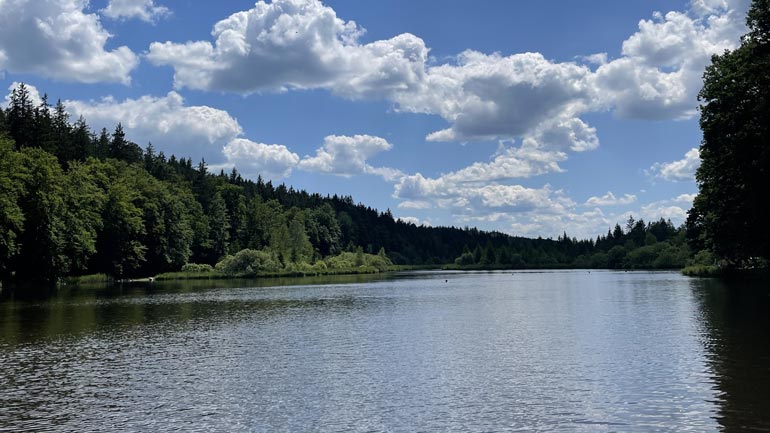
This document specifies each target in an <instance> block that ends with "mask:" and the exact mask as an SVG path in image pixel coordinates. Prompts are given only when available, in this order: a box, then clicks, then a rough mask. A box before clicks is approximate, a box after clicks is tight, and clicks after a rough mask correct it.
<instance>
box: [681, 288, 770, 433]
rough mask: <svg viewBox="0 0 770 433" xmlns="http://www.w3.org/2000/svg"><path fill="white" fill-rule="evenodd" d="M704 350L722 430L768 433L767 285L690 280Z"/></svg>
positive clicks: (769, 346)
mask: <svg viewBox="0 0 770 433" xmlns="http://www.w3.org/2000/svg"><path fill="white" fill-rule="evenodd" d="M693 292H694V293H695V295H696V299H697V300H698V304H699V308H700V310H701V312H702V320H703V323H704V325H705V326H706V327H707V333H706V334H705V336H704V341H703V345H704V347H705V349H706V352H707V357H708V360H709V365H710V366H711V368H712V371H713V380H714V383H715V386H716V391H717V393H716V395H715V400H716V401H717V402H718V403H719V405H718V406H719V409H718V417H717V419H718V421H719V424H720V425H721V426H722V427H723V430H724V431H728V432H744V431H770V290H769V287H768V285H767V284H763V283H756V282H754V283H747V282H730V283H729V284H728V283H723V282H721V281H717V280H713V279H702V280H694V283H693Z"/></svg>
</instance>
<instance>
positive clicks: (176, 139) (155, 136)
mask: <svg viewBox="0 0 770 433" xmlns="http://www.w3.org/2000/svg"><path fill="white" fill-rule="evenodd" d="M64 104H65V105H66V107H67V111H69V112H70V114H72V115H73V116H83V117H84V118H85V119H86V121H87V122H88V124H89V125H90V126H91V127H92V128H95V129H101V128H107V129H108V130H110V131H111V130H112V129H113V128H114V127H115V125H116V124H117V123H118V122H121V123H122V125H123V129H124V130H125V131H126V135H127V137H128V138H129V139H130V140H133V141H135V142H137V143H139V144H140V145H144V144H146V143H147V142H152V143H153V144H154V145H155V146H156V148H157V149H160V150H163V151H165V152H166V153H167V154H171V153H174V154H176V155H177V156H190V157H194V158H198V157H200V156H202V155H203V154H204V153H205V154H209V153H210V151H209V150H210V149H211V148H220V149H221V148H222V147H223V146H224V145H225V144H227V143H229V142H230V141H231V140H233V139H235V138H236V137H238V136H239V135H241V132H242V129H241V126H240V125H239V124H238V121H237V120H236V119H234V118H233V117H231V116H230V115H229V114H228V113H227V112H226V111H223V110H219V109H216V108H212V107H208V106H188V105H186V104H185V102H184V99H183V98H182V96H181V95H179V94H178V93H176V92H173V91H172V92H169V93H168V94H167V95H166V96H163V97H154V96H142V97H140V98H137V99H130V98H129V99H125V100H123V101H117V100H115V99H114V98H112V97H106V98H104V99H101V100H99V101H77V100H72V101H65V102H64Z"/></svg>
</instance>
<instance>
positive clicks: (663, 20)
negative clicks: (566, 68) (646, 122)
mask: <svg viewBox="0 0 770 433" xmlns="http://www.w3.org/2000/svg"><path fill="white" fill-rule="evenodd" d="M747 8H748V3H747V2H746V1H744V0H739V1H732V2H728V1H713V0H700V1H695V2H694V3H693V5H692V12H691V13H685V12H668V13H666V14H665V15H664V14H661V13H659V12H656V13H655V14H654V15H653V18H652V19H650V20H642V21H640V22H639V30H638V31H637V32H636V33H634V34H633V35H631V36H630V37H629V38H628V39H626V40H625V41H624V42H623V45H622V54H623V55H622V57H620V58H618V59H615V60H613V61H610V62H607V63H605V64H603V65H602V66H600V67H599V68H598V69H597V70H596V73H595V75H594V76H593V77H592V81H593V83H594V85H595V87H596V88H597V90H599V91H598V92H597V96H598V98H599V99H598V101H597V102H599V103H600V105H606V106H609V107H613V108H614V110H615V113H616V114H617V115H618V116H620V117H626V118H637V119H684V118H690V117H692V116H694V115H695V114H696V110H695V109H696V106H697V98H696V97H697V94H698V91H699V90H700V87H701V85H702V75H703V70H704V68H705V67H706V65H708V64H709V62H710V59H711V56H712V55H713V54H718V53H721V52H723V51H724V50H725V49H732V48H734V47H736V46H737V45H738V43H739V42H740V35H742V34H743V33H745V32H746V28H745V25H744V24H743V17H744V16H745V13H746V10H747ZM693 15H694V16H693Z"/></svg>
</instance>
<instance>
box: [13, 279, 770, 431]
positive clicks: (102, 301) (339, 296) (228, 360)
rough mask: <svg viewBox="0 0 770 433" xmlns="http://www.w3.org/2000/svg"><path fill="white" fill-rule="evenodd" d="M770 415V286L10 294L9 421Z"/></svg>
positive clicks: (411, 427)
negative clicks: (37, 296) (30, 296)
mask: <svg viewBox="0 0 770 433" xmlns="http://www.w3.org/2000/svg"><path fill="white" fill-rule="evenodd" d="M279 283H281V284H293V285H278V284H279ZM310 283H313V284H310ZM768 430H770V291H768V290H767V289H766V288H763V287H757V286H756V285H754V286H749V285H737V286H730V287H728V286H726V285H724V284H723V283H720V282H718V281H714V280H707V279H692V278H687V277H683V276H681V275H679V274H678V273H665V272H662V273H647V272H638V273H637V272H603V271H592V272H590V273H589V272H588V271H564V272H557V271H554V272H493V273H448V272H413V273H403V274H393V275H385V276H375V277H341V278H336V279H327V280H315V281H314V280H294V281H291V280H288V281H281V282H277V281H267V280H265V281H262V280H260V281H256V282H255V281H239V282H203V283H201V282H195V283H176V284H167V285H163V284H154V285H147V286H133V287H124V288H119V289H110V290H106V289H105V290H93V289H91V290H85V289H78V290H64V291H61V292H59V293H58V294H56V295H55V296H52V297H48V298H45V299H21V298H19V296H18V295H16V296H15V297H9V296H8V295H7V294H6V295H5V299H2V300H0V431H2V432H28V431H36V432H47V431H76V432H87V431H94V432H97V431H99V432H101V431H132V432H167V431H222V432H240V431H244V432H282V431H293V432H314V431H323V432H333V431H353V432H359V431H360V432H380V431H388V432H417V431H423V432H445V431H457V432H498V431H499V432H503V431H570V432H572V431H584V432H604V431H622V432H634V431H640V432H642V431H644V432H646V431H693V432H707V431H736V432H738V431H741V432H743V431H768Z"/></svg>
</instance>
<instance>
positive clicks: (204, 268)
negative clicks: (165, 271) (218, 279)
mask: <svg viewBox="0 0 770 433" xmlns="http://www.w3.org/2000/svg"><path fill="white" fill-rule="evenodd" d="M213 271H214V267H213V266H211V265H209V264H207V263H203V264H199V263H187V264H185V265H184V266H182V272H213Z"/></svg>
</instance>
